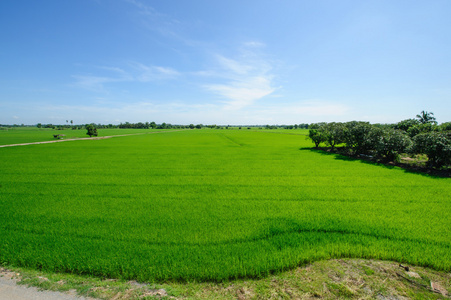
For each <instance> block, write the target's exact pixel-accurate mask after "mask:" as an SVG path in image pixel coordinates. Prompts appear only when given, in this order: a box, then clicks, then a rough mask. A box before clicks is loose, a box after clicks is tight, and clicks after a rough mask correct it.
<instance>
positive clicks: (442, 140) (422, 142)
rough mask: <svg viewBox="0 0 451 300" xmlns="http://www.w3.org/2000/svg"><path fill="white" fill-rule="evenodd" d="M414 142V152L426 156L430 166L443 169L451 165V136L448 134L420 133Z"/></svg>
mask: <svg viewBox="0 0 451 300" xmlns="http://www.w3.org/2000/svg"><path fill="white" fill-rule="evenodd" d="M413 141H414V146H413V152H414V153H423V154H426V155H427V156H428V165H429V166H432V167H442V166H444V165H449V164H450V163H451V134H449V133H448V132H435V131H432V132H426V133H420V134H418V135H416V136H415V137H414V138H413Z"/></svg>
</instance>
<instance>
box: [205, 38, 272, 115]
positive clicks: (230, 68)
mask: <svg viewBox="0 0 451 300" xmlns="http://www.w3.org/2000/svg"><path fill="white" fill-rule="evenodd" d="M255 45H256V42H249V43H245V44H244V50H241V52H240V55H239V56H238V57H237V58H230V57H226V56H224V55H219V54H216V55H215V56H214V57H215V61H216V64H217V67H216V69H215V70H214V71H212V70H206V71H201V72H198V73H197V74H198V75H204V76H209V77H210V78H216V80H214V81H216V82H214V83H209V84H205V85H204V88H205V89H206V90H207V91H210V92H213V93H215V94H217V95H219V96H221V97H222V98H224V103H225V105H226V108H227V109H232V110H234V109H235V110H239V109H242V108H244V107H246V106H249V105H252V104H253V103H255V101H257V100H259V99H261V98H263V97H265V96H268V95H270V94H272V93H273V92H274V91H275V90H276V88H275V87H274V83H273V79H274V75H273V74H271V70H272V66H271V63H270V61H269V60H266V59H264V57H263V56H262V55H260V54H259V53H257V52H254V51H252V49H251V48H252V47H254V46H255ZM217 81H220V82H217Z"/></svg>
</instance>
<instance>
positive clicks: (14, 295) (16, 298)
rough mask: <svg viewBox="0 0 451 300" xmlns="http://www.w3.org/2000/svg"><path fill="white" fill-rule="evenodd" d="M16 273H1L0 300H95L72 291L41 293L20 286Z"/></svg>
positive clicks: (31, 288) (33, 288) (4, 271)
mask: <svg viewBox="0 0 451 300" xmlns="http://www.w3.org/2000/svg"><path fill="white" fill-rule="evenodd" d="M16 275H17V274H15V273H14V272H11V271H6V270H4V269H3V270H1V272H0V300H91V299H94V298H85V297H80V296H77V295H76V294H75V292H73V291H71V292H68V293H61V292H53V291H40V290H38V288H36V287H27V286H24V285H18V284H17V282H18V280H17V279H16Z"/></svg>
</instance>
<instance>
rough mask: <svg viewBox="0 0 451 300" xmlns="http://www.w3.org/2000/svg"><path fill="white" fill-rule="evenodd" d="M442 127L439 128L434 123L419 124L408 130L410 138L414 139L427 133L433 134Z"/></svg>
mask: <svg viewBox="0 0 451 300" xmlns="http://www.w3.org/2000/svg"><path fill="white" fill-rule="evenodd" d="M439 129H440V127H438V126H437V125H436V124H433V123H424V124H418V125H415V126H412V127H410V128H409V129H408V130H407V133H408V134H409V136H410V137H412V138H413V137H414V136H416V135H418V134H420V133H426V132H432V131H439Z"/></svg>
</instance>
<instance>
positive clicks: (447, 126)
mask: <svg viewBox="0 0 451 300" xmlns="http://www.w3.org/2000/svg"><path fill="white" fill-rule="evenodd" d="M439 128H440V131H451V122H446V123H442V124H440V126H439Z"/></svg>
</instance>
